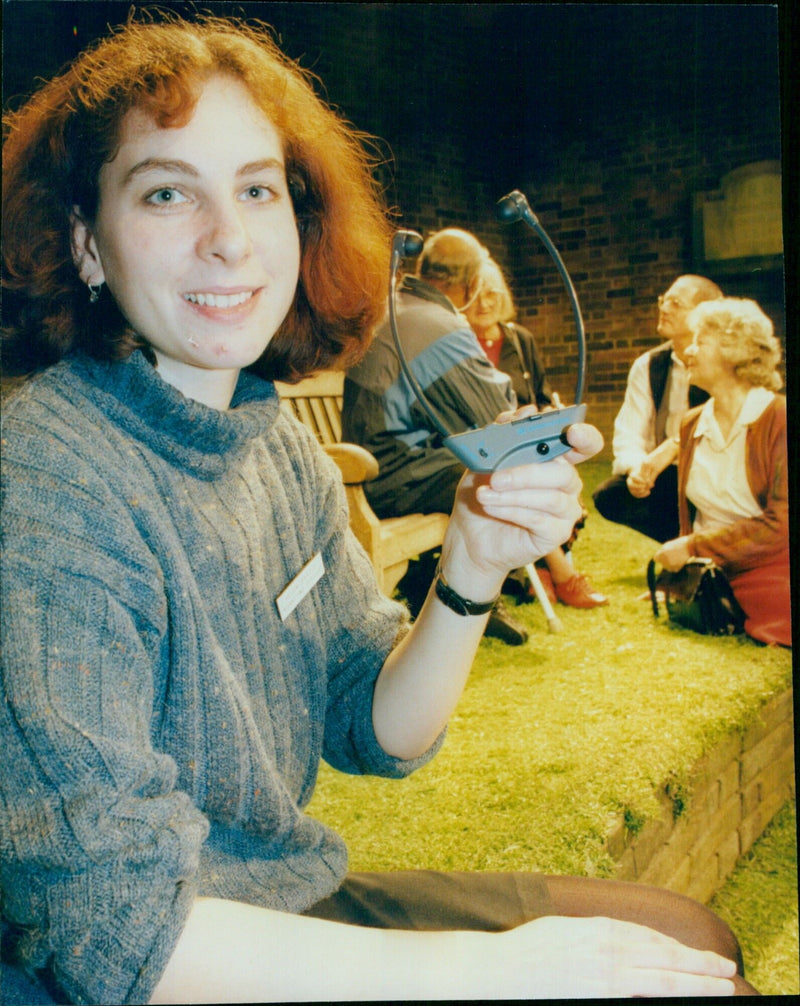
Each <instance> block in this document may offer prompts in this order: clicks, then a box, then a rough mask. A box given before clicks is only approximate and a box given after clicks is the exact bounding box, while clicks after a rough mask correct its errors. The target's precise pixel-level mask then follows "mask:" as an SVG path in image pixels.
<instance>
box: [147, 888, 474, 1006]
mask: <svg viewBox="0 0 800 1006" xmlns="http://www.w3.org/2000/svg"><path fill="white" fill-rule="evenodd" d="M477 936H478V934H467V933H456V932H449V933H417V932H410V931H404V930H385V929H370V928H364V927H360V926H350V925H345V924H344V923H340V922H329V921H327V920H323V919H315V918H310V917H307V916H303V915H292V914H289V913H287V912H278V911H274V910H272V909H267V908H259V907H256V906H253V905H246V904H242V903H240V902H235V901H224V900H221V899H215V898H198V899H197V900H196V901H195V903H194V905H193V907H192V910H191V912H190V914H189V917H188V920H187V923H186V926H185V927H184V930H183V932H182V934H181V936H180V939H179V940H178V943H177V945H176V947H175V950H174V952H173V954H172V957H171V958H170V961H169V963H168V964H167V967H166V969H165V971H164V973H163V975H162V977H161V980H160V982H159V984H158V985H157V987H156V989H155V992H154V993H153V996H152V998H151V1000H150V1002H151V1003H221V1002H227V1003H242V1002H319V1001H327V1002H336V1001H349V1000H360V999H365V1000H377V999H394V1000H398V999H400V1000H402V999H424V998H458V997H461V998H463V997H464V996H466V995H467V993H468V990H469V985H468V983H467V982H468V976H467V975H466V973H465V968H464V958H466V957H467V956H469V955H467V954H465V953H464V952H463V950H462V949H461V947H462V945H463V944H464V943H465V942H466V943H467V944H471V943H473V942H474V941H475V939H476V937H477ZM482 938H483V939H485V938H486V936H485V935H483V936H482Z"/></svg>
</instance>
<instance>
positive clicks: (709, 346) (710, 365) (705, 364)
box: [684, 326, 734, 395]
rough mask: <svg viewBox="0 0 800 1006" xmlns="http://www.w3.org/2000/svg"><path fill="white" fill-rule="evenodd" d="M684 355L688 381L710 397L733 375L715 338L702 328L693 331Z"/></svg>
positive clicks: (711, 333) (731, 368)
mask: <svg viewBox="0 0 800 1006" xmlns="http://www.w3.org/2000/svg"><path fill="white" fill-rule="evenodd" d="M684 355H685V357H686V366H687V368H688V371H689V380H690V381H691V383H692V384H696V385H697V387H698V388H702V389H703V390H704V391H707V392H708V393H709V394H710V395H713V394H714V391H715V389H717V388H719V387H720V385H721V383H722V382H723V381H724V382H727V381H729V380H730V379H731V378H732V377H733V375H734V371H733V366H732V365H731V364H730V363H729V362H728V361H727V360H726V359H725V357H724V356H723V355H722V350H721V349H720V345H719V340H718V338H717V336H716V335H715V334H714V332H712V331H708V330H707V329H705V328H703V327H702V326H701V327H700V328H698V329H696V330H695V331H694V334H693V337H692V341H691V343H690V344H689V345H688V346H687V347H686V350H685V351H684Z"/></svg>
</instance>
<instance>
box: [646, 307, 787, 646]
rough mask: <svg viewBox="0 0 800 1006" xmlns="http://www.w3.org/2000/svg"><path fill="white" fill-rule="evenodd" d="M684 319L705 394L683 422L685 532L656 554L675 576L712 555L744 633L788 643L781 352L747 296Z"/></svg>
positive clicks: (692, 371) (696, 380) (693, 375)
mask: <svg viewBox="0 0 800 1006" xmlns="http://www.w3.org/2000/svg"><path fill="white" fill-rule="evenodd" d="M687 322H688V324H689V326H690V328H691V331H692V335H693V340H692V343H691V345H690V346H689V347H688V348H687V349H686V362H687V366H688V368H689V376H690V380H691V381H692V383H693V384H696V385H697V387H699V388H703V390H704V391H707V392H708V393H709V395H710V396H711V397H710V398H709V400H708V401H707V402H706V403H705V405H702V406H700V407H698V408H696V409H694V410H692V411H691V412H689V413H687V415H686V417H685V418H684V420H683V423H682V425H681V434H680V454H679V461H678V502H679V512H680V525H681V535H680V537H679V538H674V539H673V540H672V541H668V542H666V543H665V544H664V545H662V547H661V548H660V549H659V551H658V552H657V553H656V555H655V559H656V561H657V562H659V563H661V564H662V565H663V566H664V567H665V568H667V569H671V570H677V569H680V568H681V567H682V566H684V565H685V564H686V562H687V560H688V559H689V558H690V557H691V556H705V557H707V558H709V559H713V560H714V561H715V562H716V563H717V564H718V565H719V566H720V567H721V568H722V570H723V571H724V572H725V573H726V574H727V576H728V579H729V581H730V584H731V587H732V588H733V592H734V594H735V596H736V599H737V600H738V602H739V604H740V605H741V607H742V609H743V610H744V612H745V615H746V620H745V632H746V633H747V634H748V635H749V636H752V637H753V639H757V640H759V641H760V642H763V643H779V644H781V645H783V646H791V645H792V626H791V599H790V579H789V502H788V486H787V481H788V469H787V463H788V457H787V443H786V398H785V397H784V396H783V395H779V394H777V391H778V390H779V389H780V388H781V386H782V384H783V381H782V378H781V376H780V374H779V373H778V369H777V368H778V364H779V363H780V358H781V350H780V343H779V342H778V340H777V339H776V338H775V335H774V333H773V326H772V322H771V321H770V320H769V318H767V316H766V315H765V314H764V312H763V311H762V310H761V308H760V307H759V306H758V304H756V303H755V301H752V300H746V299H739V298H735V297H727V298H723V299H721V300H714V301H707V302H705V303H703V304H700V305H699V306H698V307H696V308H695V309H694V310H693V311H692V313H691V314H690V315H689V318H688V319H687Z"/></svg>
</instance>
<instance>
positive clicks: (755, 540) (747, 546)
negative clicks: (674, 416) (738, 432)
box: [678, 395, 789, 576]
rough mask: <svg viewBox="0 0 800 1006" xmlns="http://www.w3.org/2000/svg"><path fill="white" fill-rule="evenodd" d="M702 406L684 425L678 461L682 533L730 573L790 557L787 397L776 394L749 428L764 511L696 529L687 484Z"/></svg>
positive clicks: (697, 551)
mask: <svg viewBox="0 0 800 1006" xmlns="http://www.w3.org/2000/svg"><path fill="white" fill-rule="evenodd" d="M701 408H702V407H698V408H696V409H691V410H690V411H689V412H687V413H686V415H685V416H684V418H683V422H682V423H681V450H680V455H679V461H678V508H679V513H680V522H681V534H682V535H691V541H690V543H689V548H690V551H691V553H692V555H698V556H705V557H707V558H709V559H713V560H714V562H716V563H717V565H719V566H721V567H722V568H723V569H724V571H725V572H726V573H727V574H728V575H729V576H735V575H736V574H737V573H743V572H744V571H745V570H748V569H755V568H757V567H759V566H765V565H770V564H772V563H773V562H775V561H778V560H782V559H784V558H785V559H786V561H787V562H788V559H789V494H788V485H787V482H788V471H787V458H788V456H787V445H786V398H785V397H784V396H783V395H776V396H775V398H774V399H773V400H772V402H771V403H770V404H769V405H768V406H767V408H766V409H765V410H764V412H762V414H761V415H760V416H759V417H758V419H757V420H756V421H755V422H754V423H753V424H752V425H751V426H750V427H749V428H748V430H747V446H746V459H747V481H748V484H749V485H750V489H751V491H752V493H753V496H754V497H755V498H756V500H757V501H758V505H759V506H760V507H761V509H762V511H763V513H761V515H760V516H758V517H743V518H741V519H740V520H737V521H734V522H733V523H732V524H729V525H728V526H727V527H723V528H719V529H718V530H716V531H704V532H694V533H693V532H692V520H693V517H694V507H692V505H691V504H690V502H689V501H688V500H687V498H686V482H687V479H688V477H689V469H690V468H691V465H692V458H693V457H694V450H695V446H696V444H697V441H696V440H695V438H694V431H695V428H696V426H697V421H698V419H699V416H700V412H701Z"/></svg>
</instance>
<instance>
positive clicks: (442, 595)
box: [434, 567, 500, 615]
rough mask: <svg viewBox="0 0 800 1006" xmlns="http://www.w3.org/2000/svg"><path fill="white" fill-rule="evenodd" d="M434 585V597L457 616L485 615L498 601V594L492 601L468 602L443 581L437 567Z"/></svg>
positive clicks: (442, 574) (442, 575)
mask: <svg viewBox="0 0 800 1006" xmlns="http://www.w3.org/2000/svg"><path fill="white" fill-rule="evenodd" d="M434 583H435V588H436V596H437V597H438V598H439V600H440V601H441V602H442V604H445V605H447V607H448V608H449V609H450V610H451V611H454V612H455V613H456V614H457V615H485V614H486V612H487V611H491V610H492V608H493V607H494V606H495V605H496V604H497V602H498V601H499V600H500V595H499V594H498V595H497V597H495V598H494V600H492V601H470V600H469V599H468V598H466V597H462V596H461V595H460V594H458V593H456V591H454V590H453V588H452V587H451V586H450V584H449V583H448V582H447V580H445V578H444V573H442V570H441V567H438V568H437V570H436V580H435V581H434Z"/></svg>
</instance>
